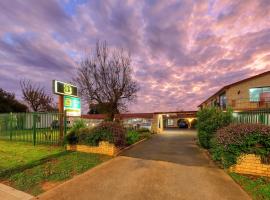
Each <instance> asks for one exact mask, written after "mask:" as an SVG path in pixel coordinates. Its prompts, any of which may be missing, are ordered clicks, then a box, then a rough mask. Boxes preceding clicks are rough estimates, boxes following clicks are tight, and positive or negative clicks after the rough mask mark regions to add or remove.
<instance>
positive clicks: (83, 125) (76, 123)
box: [70, 119, 87, 132]
mask: <svg viewBox="0 0 270 200" xmlns="http://www.w3.org/2000/svg"><path fill="white" fill-rule="evenodd" d="M86 127H87V126H86V123H85V121H84V120H83V119H77V120H75V121H74V123H73V125H72V127H71V129H70V131H75V132H77V131H79V130H80V129H81V128H86Z"/></svg>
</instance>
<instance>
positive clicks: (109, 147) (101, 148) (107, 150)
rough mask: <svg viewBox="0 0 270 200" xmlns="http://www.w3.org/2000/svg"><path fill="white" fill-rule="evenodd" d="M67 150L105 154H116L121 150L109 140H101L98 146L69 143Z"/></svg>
mask: <svg viewBox="0 0 270 200" xmlns="http://www.w3.org/2000/svg"><path fill="white" fill-rule="evenodd" d="M67 150H71V151H80V152H85V153H98V154H105V155H110V156H113V155H116V154H117V152H118V151H119V150H120V149H119V148H117V147H116V146H115V145H114V144H110V143H109V142H105V141H101V142H99V145H98V146H87V145H67Z"/></svg>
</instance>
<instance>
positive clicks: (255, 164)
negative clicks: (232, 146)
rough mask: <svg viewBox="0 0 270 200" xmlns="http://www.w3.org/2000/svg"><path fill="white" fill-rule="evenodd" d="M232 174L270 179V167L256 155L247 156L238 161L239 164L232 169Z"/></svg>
mask: <svg viewBox="0 0 270 200" xmlns="http://www.w3.org/2000/svg"><path fill="white" fill-rule="evenodd" d="M230 171H231V172H236V173H240V174H250V175H256V176H268V177H270V165H269V164H263V163H262V161H261V157H260V156H258V155H255V154H245V155H242V156H240V157H239V158H238V159H237V164H236V165H234V166H232V167H230Z"/></svg>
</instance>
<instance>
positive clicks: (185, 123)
mask: <svg viewBox="0 0 270 200" xmlns="http://www.w3.org/2000/svg"><path fill="white" fill-rule="evenodd" d="M178 127H179V128H188V123H187V122H186V121H180V122H179V123H178Z"/></svg>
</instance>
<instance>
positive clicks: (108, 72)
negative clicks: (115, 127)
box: [74, 42, 139, 120]
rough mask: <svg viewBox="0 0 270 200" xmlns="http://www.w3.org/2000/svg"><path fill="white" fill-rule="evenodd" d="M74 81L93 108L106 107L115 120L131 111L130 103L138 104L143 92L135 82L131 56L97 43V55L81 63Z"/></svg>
mask: <svg viewBox="0 0 270 200" xmlns="http://www.w3.org/2000/svg"><path fill="white" fill-rule="evenodd" d="M74 81H75V82H76V83H77V84H78V86H79V90H80V93H81V95H82V97H83V98H84V100H86V101H87V102H88V104H89V106H90V105H91V104H98V105H106V106H105V108H106V112H107V113H108V114H109V117H110V119H111V120H112V119H113V118H114V115H115V114H117V113H119V112H120V111H122V110H126V109H127V103H128V102H130V101H133V100H135V98H136V93H137V91H138V90H139V87H138V84H137V82H136V81H135V80H133V78H132V68H131V57H130V55H129V53H127V52H126V51H124V50H123V49H111V48H108V46H107V43H106V42H97V44H96V48H95V49H94V50H93V53H92V54H91V55H90V56H87V57H86V58H85V59H84V60H83V61H82V62H81V65H80V67H79V68H78V72H77V77H76V78H75V79H74Z"/></svg>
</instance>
